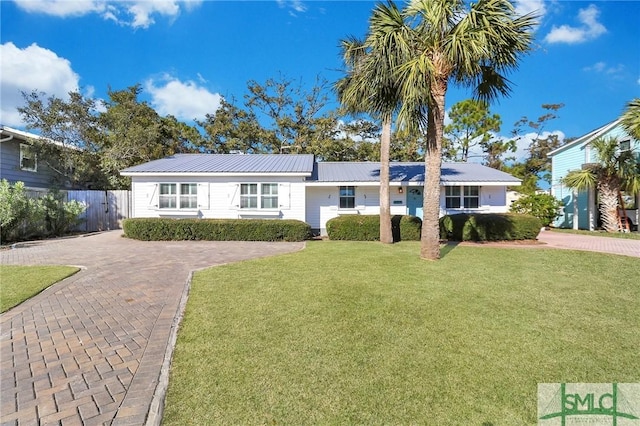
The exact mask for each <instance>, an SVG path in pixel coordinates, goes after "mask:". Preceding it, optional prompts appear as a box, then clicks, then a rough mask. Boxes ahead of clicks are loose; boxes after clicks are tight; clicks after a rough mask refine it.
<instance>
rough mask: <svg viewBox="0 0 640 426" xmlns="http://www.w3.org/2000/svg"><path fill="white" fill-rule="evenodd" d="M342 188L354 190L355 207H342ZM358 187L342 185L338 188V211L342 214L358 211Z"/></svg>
mask: <svg viewBox="0 0 640 426" xmlns="http://www.w3.org/2000/svg"><path fill="white" fill-rule="evenodd" d="M342 187H345V188H353V207H340V199H341V198H343V197H342V195H340V189H341V188H342ZM356 197H357V195H356V187H355V185H340V186H339V187H338V210H339V211H340V212H345V214H349V212H355V211H356V210H358V204H357V203H356ZM344 198H352V197H351V196H349V197H344Z"/></svg>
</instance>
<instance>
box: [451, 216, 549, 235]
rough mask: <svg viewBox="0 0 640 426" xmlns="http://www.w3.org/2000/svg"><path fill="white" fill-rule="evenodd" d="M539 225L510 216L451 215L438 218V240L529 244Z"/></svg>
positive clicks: (527, 218) (534, 220) (526, 218)
mask: <svg viewBox="0 0 640 426" xmlns="http://www.w3.org/2000/svg"><path fill="white" fill-rule="evenodd" d="M541 227H542V222H541V221H540V219H538V218H537V217H534V216H530V215H521V214H513V213H503V214H500V213H491V214H466V213H462V214H454V215H449V216H444V217H442V218H440V238H442V239H448V240H452V241H510V240H533V239H535V238H536V237H537V236H538V233H539V232H540V228H541Z"/></svg>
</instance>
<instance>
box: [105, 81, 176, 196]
mask: <svg viewBox="0 0 640 426" xmlns="http://www.w3.org/2000/svg"><path fill="white" fill-rule="evenodd" d="M141 91H142V88H141V87H140V85H134V86H131V87H128V88H126V89H124V90H111V89H110V90H109V91H108V95H109V99H108V100H106V101H104V106H105V109H106V111H105V112H103V113H102V114H100V123H101V127H102V129H104V130H103V132H102V134H101V135H100V136H101V137H100V145H101V166H102V169H103V170H104V171H105V172H106V173H107V175H108V177H109V183H110V185H111V186H112V187H113V188H126V187H128V186H129V179H128V178H125V177H123V176H120V174H119V172H120V170H122V169H124V168H127V167H130V166H134V165H137V164H140V163H144V162H147V161H151V160H156V159H158V158H163V157H166V156H167V155H172V154H175V153H176V151H177V150H176V146H175V145H174V140H172V139H171V138H167V137H166V136H167V135H166V133H165V128H164V126H163V124H164V123H163V120H162V117H160V115H158V113H157V112H156V111H155V110H154V109H153V108H152V107H151V106H150V105H149V104H147V102H144V101H140V100H139V99H138V97H139V95H140V93H141Z"/></svg>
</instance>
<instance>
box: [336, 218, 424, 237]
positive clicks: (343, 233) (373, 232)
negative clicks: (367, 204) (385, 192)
mask: <svg viewBox="0 0 640 426" xmlns="http://www.w3.org/2000/svg"><path fill="white" fill-rule="evenodd" d="M421 227H422V221H421V220H420V218H417V217H415V216H402V215H396V216H392V217H391V231H392V233H393V241H396V242H397V241H402V240H404V241H410V240H413V241H416V240H420V229H421ZM327 234H328V235H329V238H330V239H332V240H349V241H379V240H380V215H345V216H338V217H334V218H333V219H330V220H329V221H328V222H327Z"/></svg>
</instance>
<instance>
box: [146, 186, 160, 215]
mask: <svg viewBox="0 0 640 426" xmlns="http://www.w3.org/2000/svg"><path fill="white" fill-rule="evenodd" d="M159 185H160V184H157V183H154V184H152V187H151V188H150V192H147V197H148V198H149V204H148V207H149V208H151V209H157V208H158V207H159V201H158V197H159V192H160V188H159Z"/></svg>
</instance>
